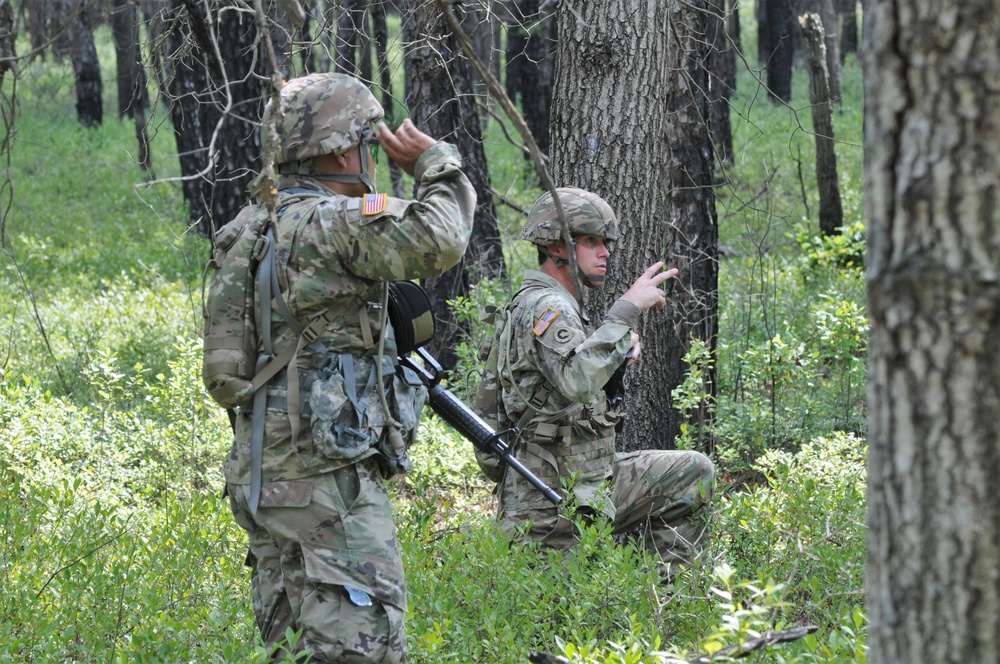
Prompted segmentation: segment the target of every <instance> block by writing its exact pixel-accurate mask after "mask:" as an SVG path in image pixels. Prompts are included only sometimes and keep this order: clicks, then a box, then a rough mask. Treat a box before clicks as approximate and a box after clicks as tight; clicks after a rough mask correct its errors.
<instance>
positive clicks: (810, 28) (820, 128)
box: [799, 14, 844, 236]
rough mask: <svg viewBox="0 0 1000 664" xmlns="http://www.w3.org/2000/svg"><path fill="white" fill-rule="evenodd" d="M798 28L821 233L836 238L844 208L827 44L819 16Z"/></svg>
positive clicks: (809, 16)
mask: <svg viewBox="0 0 1000 664" xmlns="http://www.w3.org/2000/svg"><path fill="white" fill-rule="evenodd" d="M799 24H800V25H801V26H802V34H803V36H804V37H805V44H806V53H807V61H808V63H809V103H810V106H811V108H812V118H813V132H814V133H815V136H816V184H817V187H818V189H819V229H820V232H822V233H823V235H827V236H829V235H836V234H837V233H839V232H840V228H841V226H843V225H844V208H843V205H842V204H841V200H840V185H839V183H838V181H837V180H838V178H837V154H836V152H834V135H833V104H832V101H831V99H830V94H831V93H830V86H829V82H828V80H829V77H828V76H827V71H826V65H827V62H828V58H827V57H826V56H827V53H826V44H827V40H826V36H825V34H824V30H823V23H822V21H821V20H820V17H819V15H818V14H805V15H803V16H800V17H799ZM838 64H839V60H838Z"/></svg>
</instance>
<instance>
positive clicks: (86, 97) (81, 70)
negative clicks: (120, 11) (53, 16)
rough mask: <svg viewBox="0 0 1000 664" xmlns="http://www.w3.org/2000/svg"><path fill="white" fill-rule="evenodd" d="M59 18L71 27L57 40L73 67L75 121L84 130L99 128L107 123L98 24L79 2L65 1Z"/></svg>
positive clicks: (57, 46) (75, 0)
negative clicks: (96, 41) (96, 42)
mask: <svg viewBox="0 0 1000 664" xmlns="http://www.w3.org/2000/svg"><path fill="white" fill-rule="evenodd" d="M59 16H60V19H61V20H65V21H67V22H68V27H67V28H66V30H65V31H64V32H62V34H60V35H59V36H58V37H57V38H56V48H57V49H58V50H59V51H60V52H62V53H65V54H67V55H68V56H69V58H70V62H72V63H73V77H74V80H75V82H76V117H77V119H78V120H79V121H80V124H82V125H83V126H84V127H96V126H98V125H100V124H101V123H102V122H103V121H104V101H103V97H104V83H103V82H102V81H101V63H100V61H99V60H98V58H97V48H96V47H95V46H94V34H93V26H94V22H95V21H94V20H93V17H92V16H91V12H90V11H87V7H86V6H85V5H84V4H83V3H81V2H79V1H78V0H63V1H62V11H61V12H60V14H59Z"/></svg>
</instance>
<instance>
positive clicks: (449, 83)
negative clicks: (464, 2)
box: [403, 0, 506, 369]
mask: <svg viewBox="0 0 1000 664" xmlns="http://www.w3.org/2000/svg"><path fill="white" fill-rule="evenodd" d="M403 33H404V42H405V43H406V44H407V52H406V100H407V105H408V106H409V109H410V117H411V118H412V119H413V121H414V123H415V124H416V125H417V126H418V127H420V128H421V129H423V130H424V131H426V132H427V133H429V134H430V135H432V136H434V137H435V138H438V139H441V140H445V141H449V142H451V143H454V144H455V145H456V146H457V147H458V150H459V152H460V153H461V154H462V158H463V160H464V162H465V165H464V168H463V171H464V172H465V174H466V175H467V176H468V177H469V180H470V181H471V182H472V185H473V187H474V188H475V190H476V195H477V196H478V199H477V202H476V213H475V220H474V222H473V227H472V239H471V240H470V243H469V248H468V250H467V251H466V252H465V256H463V257H462V260H461V261H459V264H458V265H456V266H455V267H453V268H452V269H450V270H449V271H448V272H447V273H445V274H444V275H442V276H441V277H437V278H435V279H426V280H424V287H425V289H426V290H427V291H428V292H429V294H430V299H431V304H432V308H433V310H434V316H435V319H436V321H437V334H435V336H434V341H432V342H431V344H430V351H431V352H432V353H433V354H434V355H435V356H436V357H437V358H438V361H439V362H441V365H442V366H443V367H444V368H445V369H453V368H454V367H455V365H456V364H457V360H458V356H457V355H456V353H455V347H456V345H457V343H458V342H459V341H460V339H459V335H460V333H467V332H468V330H467V329H464V328H463V327H462V326H461V325H459V323H458V320H457V319H456V318H455V314H454V312H452V310H451V307H450V306H449V305H448V301H449V300H453V299H455V298H456V297H458V296H467V295H468V294H469V285H470V283H474V282H476V281H480V280H482V279H489V278H498V277H502V276H504V275H505V273H506V266H505V264H504V258H503V251H502V248H501V245H500V231H499V228H498V226H497V218H496V209H495V207H494V205H493V195H492V187H491V185H490V175H489V169H488V166H487V163H486V154H485V152H484V150H483V136H482V130H481V128H480V123H479V108H478V104H477V102H476V97H475V95H474V94H473V92H472V87H473V82H472V81H473V79H472V71H471V68H470V66H469V64H468V62H467V61H466V60H465V59H464V58H462V57H461V55H460V53H459V50H458V48H457V46H456V45H455V43H454V38H453V37H452V36H451V35H450V32H449V31H448V29H447V27H446V26H445V24H444V19H443V17H442V15H441V12H440V9H439V8H438V6H437V4H436V3H427V2H425V0H409V2H408V3H407V11H406V16H405V18H404V22H403Z"/></svg>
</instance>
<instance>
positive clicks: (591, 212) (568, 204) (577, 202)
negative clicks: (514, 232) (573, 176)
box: [521, 187, 618, 250]
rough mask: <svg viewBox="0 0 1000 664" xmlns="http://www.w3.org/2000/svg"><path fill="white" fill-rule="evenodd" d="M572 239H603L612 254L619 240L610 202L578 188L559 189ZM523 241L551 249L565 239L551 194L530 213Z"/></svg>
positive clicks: (539, 201) (542, 199)
mask: <svg viewBox="0 0 1000 664" xmlns="http://www.w3.org/2000/svg"><path fill="white" fill-rule="evenodd" d="M556 193H557V194H558V195H559V202H560V203H561V204H562V208H563V212H564V213H565V214H566V222H567V223H568V224H569V231H570V234H571V235H572V236H574V237H575V236H577V235H593V236H595V237H601V238H604V240H605V242H606V244H607V246H608V249H609V250H610V249H611V248H612V247H613V245H614V242H616V241H617V240H618V219H617V217H615V212H614V210H612V209H611V206H610V205H608V204H607V202H606V201H605V200H604V199H603V198H601V197H600V196H598V195H597V194H593V193H591V192H589V191H585V190H583V189H577V188H576V187H559V188H557V189H556ZM521 237H522V238H523V239H525V240H527V241H528V242H531V243H532V244H535V245H538V246H539V247H549V246H552V245H553V244H556V243H557V242H559V241H560V240H561V239H563V238H562V225H561V224H560V223H559V212H558V211H557V209H556V204H555V201H554V200H553V198H552V194H551V193H549V192H546V193H544V194H542V195H541V196H540V197H539V198H538V200H537V201H535V204H534V205H532V206H531V211H529V212H528V218H527V220H526V221H525V222H524V231H523V232H522V233H521Z"/></svg>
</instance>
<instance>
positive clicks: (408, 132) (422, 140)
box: [378, 118, 437, 175]
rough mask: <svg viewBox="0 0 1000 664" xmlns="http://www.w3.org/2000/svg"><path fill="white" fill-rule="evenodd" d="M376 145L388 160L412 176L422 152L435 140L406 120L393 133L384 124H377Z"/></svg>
mask: <svg viewBox="0 0 1000 664" xmlns="http://www.w3.org/2000/svg"><path fill="white" fill-rule="evenodd" d="M378 143H379V145H380V146H382V149H383V150H385V153H386V154H387V155H389V158H390V159H392V160H393V161H395V162H396V163H397V164H399V167H400V168H402V169H403V170H404V171H406V172H407V173H408V174H410V175H413V169H414V167H415V166H416V165H417V159H419V158H420V155H422V154H423V153H424V150H426V149H427V148H429V147H431V146H432V145H434V144H435V143H437V141H436V140H434V139H433V138H431V137H430V136H428V135H427V134H425V133H424V132H422V131H420V130H419V129H417V126H416V125H415V124H413V122H412V121H411V120H410V119H409V118H406V119H405V120H403V124H401V125H399V128H398V129H396V131H395V133H393V131H392V130H391V129H389V127H388V125H386V124H385V122H379V123H378Z"/></svg>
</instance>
